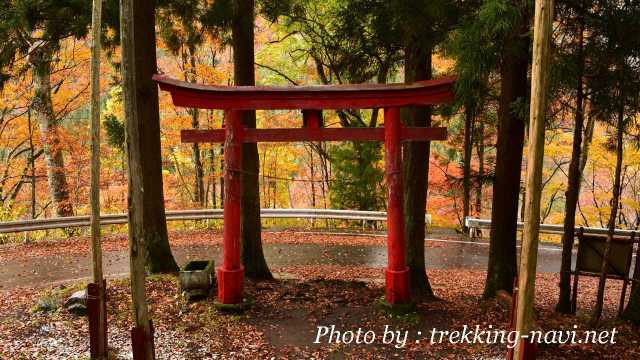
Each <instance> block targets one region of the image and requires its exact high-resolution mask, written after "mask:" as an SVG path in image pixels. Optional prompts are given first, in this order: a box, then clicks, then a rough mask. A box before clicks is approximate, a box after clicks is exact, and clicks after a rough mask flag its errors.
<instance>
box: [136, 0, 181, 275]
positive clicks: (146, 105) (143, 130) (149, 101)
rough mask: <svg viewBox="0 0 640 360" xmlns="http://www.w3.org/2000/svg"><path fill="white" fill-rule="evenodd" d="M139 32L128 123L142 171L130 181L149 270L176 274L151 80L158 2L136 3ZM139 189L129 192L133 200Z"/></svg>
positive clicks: (155, 92)
mask: <svg viewBox="0 0 640 360" xmlns="http://www.w3.org/2000/svg"><path fill="white" fill-rule="evenodd" d="M133 7H134V9H133V11H134V14H135V19H134V21H135V24H134V28H135V30H134V31H133V32H132V36H133V37H134V43H135V47H134V48H133V49H132V50H131V51H132V52H133V54H132V55H133V56H134V57H133V59H131V61H133V69H132V70H131V71H132V72H133V76H134V77H135V83H134V84H131V86H134V89H135V97H134V98H133V99H132V100H131V101H133V105H134V109H133V111H134V112H135V115H134V116H133V117H132V118H128V119H127V122H126V130H127V135H130V134H134V133H137V134H139V136H138V137H135V138H130V139H128V140H127V146H128V153H129V154H128V158H129V162H130V164H131V161H132V160H134V159H135V157H138V156H139V159H138V160H139V161H140V164H139V166H140V171H138V170H136V169H135V168H132V167H131V166H129V178H130V181H131V178H135V179H136V181H139V182H140V183H139V184H140V186H141V189H144V191H142V190H141V194H140V196H141V203H139V204H137V206H140V207H141V208H139V209H136V211H139V212H142V221H143V223H142V224H138V225H137V226H142V229H140V230H135V231H141V232H142V233H141V234H142V236H143V237H144V244H145V247H146V250H147V251H146V259H145V263H146V267H147V270H148V271H149V272H151V273H173V272H177V271H178V265H177V264H176V261H175V259H174V258H173V255H172V254H171V247H170V246H169V236H168V234H167V222H166V216H165V211H164V192H163V188H162V151H161V147H160V114H159V105H158V86H157V85H156V84H155V83H154V82H153V80H152V79H151V77H152V76H153V75H154V74H155V73H156V72H157V65H156V33H155V21H154V19H155V1H134V3H133ZM135 191H137V190H136V189H131V188H130V189H129V192H130V194H129V196H130V197H131V196H133V194H132V192H135Z"/></svg>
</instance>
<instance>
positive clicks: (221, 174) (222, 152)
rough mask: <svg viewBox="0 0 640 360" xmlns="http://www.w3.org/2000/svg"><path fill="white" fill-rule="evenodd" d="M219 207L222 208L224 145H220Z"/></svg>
mask: <svg viewBox="0 0 640 360" xmlns="http://www.w3.org/2000/svg"><path fill="white" fill-rule="evenodd" d="M220 207H221V208H224V146H221V147H220Z"/></svg>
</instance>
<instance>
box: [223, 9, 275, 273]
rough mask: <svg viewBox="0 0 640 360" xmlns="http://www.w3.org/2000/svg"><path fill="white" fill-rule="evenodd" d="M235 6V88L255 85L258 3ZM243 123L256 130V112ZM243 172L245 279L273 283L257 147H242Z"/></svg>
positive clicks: (243, 115) (243, 119)
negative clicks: (267, 256) (264, 240)
mask: <svg viewBox="0 0 640 360" xmlns="http://www.w3.org/2000/svg"><path fill="white" fill-rule="evenodd" d="M234 5H235V6H234V12H235V13H234V16H233V24H232V37H233V65H234V80H235V85H255V68H254V49H253V27H254V1H253V0H235V1H234ZM242 123H243V125H244V126H246V127H248V128H255V127H256V112H255V111H244V112H243V113H242ZM242 170H243V171H244V174H243V175H242V215H241V232H242V240H241V252H242V263H243V265H244V271H245V275H247V276H248V277H250V278H253V279H271V278H273V276H272V275H271V272H270V271H269V267H268V266H267V262H266V260H265V259H264V253H263V251H262V239H261V231H262V226H261V223H260V188H259V186H260V185H259V180H258V173H259V172H260V159H259V155H258V145H257V144H255V143H252V144H243V145H242Z"/></svg>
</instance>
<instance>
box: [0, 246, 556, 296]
mask: <svg viewBox="0 0 640 360" xmlns="http://www.w3.org/2000/svg"><path fill="white" fill-rule="evenodd" d="M438 244H442V242H438ZM488 250H489V248H488V246H486V245H479V244H474V243H448V244H446V245H444V246H438V247H428V248H427V249H426V251H425V257H426V263H427V267H428V268H431V269H451V268H469V269H484V268H485V267H486V264H487V259H488ZM264 252H265V257H266V259H267V262H268V263H269V265H270V266H271V267H273V268H277V267H283V266H292V265H343V266H346V265H351V266H353V265H356V266H357V265H362V266H366V267H379V268H383V267H385V265H386V263H387V249H386V247H384V246H362V245H320V244H265V245H264ZM173 254H174V256H175V257H176V261H178V263H179V264H180V265H184V264H185V263H186V262H187V261H189V260H196V259H205V258H213V259H214V260H215V261H216V264H219V263H220V261H221V259H222V257H221V256H222V250H221V247H220V246H217V245H216V246H186V247H176V248H174V249H173ZM103 255H104V258H103V263H104V267H105V274H106V275H107V276H110V277H118V276H126V275H127V273H128V272H129V259H128V252H126V251H117V252H116V251H111V252H105V253H104V254H103ZM89 256H90V255H89V254H87V255H86V256H83V257H77V256H62V255H59V256H58V255H57V256H52V257H48V258H36V259H29V260H16V261H7V262H5V263H4V264H2V266H0V279H2V282H1V283H0V290H8V289H11V288H14V287H17V286H39V285H46V284H52V283H57V282H67V281H69V282H71V281H74V280H76V281H79V280H84V279H88V278H89V276H90V257H89ZM559 268H560V252H559V251H557V250H549V249H540V253H539V256H538V271H540V272H555V271H558V269H559Z"/></svg>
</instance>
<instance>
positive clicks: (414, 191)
mask: <svg viewBox="0 0 640 360" xmlns="http://www.w3.org/2000/svg"><path fill="white" fill-rule="evenodd" d="M405 52H406V55H405V56H406V57H405V59H406V60H405V82H407V83H413V82H415V81H419V80H429V79H431V76H432V73H431V49H424V48H417V47H414V46H413V45H411V44H410V45H407V48H406V50H405ZM402 113H403V119H404V124H405V126H422V127H426V126H431V108H430V107H415V108H410V109H406V110H404V111H402ZM430 149H431V143H430V142H407V143H404V144H403V160H402V168H403V169H402V173H403V184H404V186H403V187H404V217H405V221H404V226H405V232H404V233H405V244H406V245H405V246H406V261H407V266H408V267H409V281H410V286H411V291H412V293H413V295H414V296H417V297H426V298H429V297H433V290H432V288H431V284H430V283H429V277H428V276H427V272H426V265H425V258H424V251H425V249H424V237H425V219H424V218H425V213H426V207H427V187H428V185H429V152H430Z"/></svg>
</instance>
